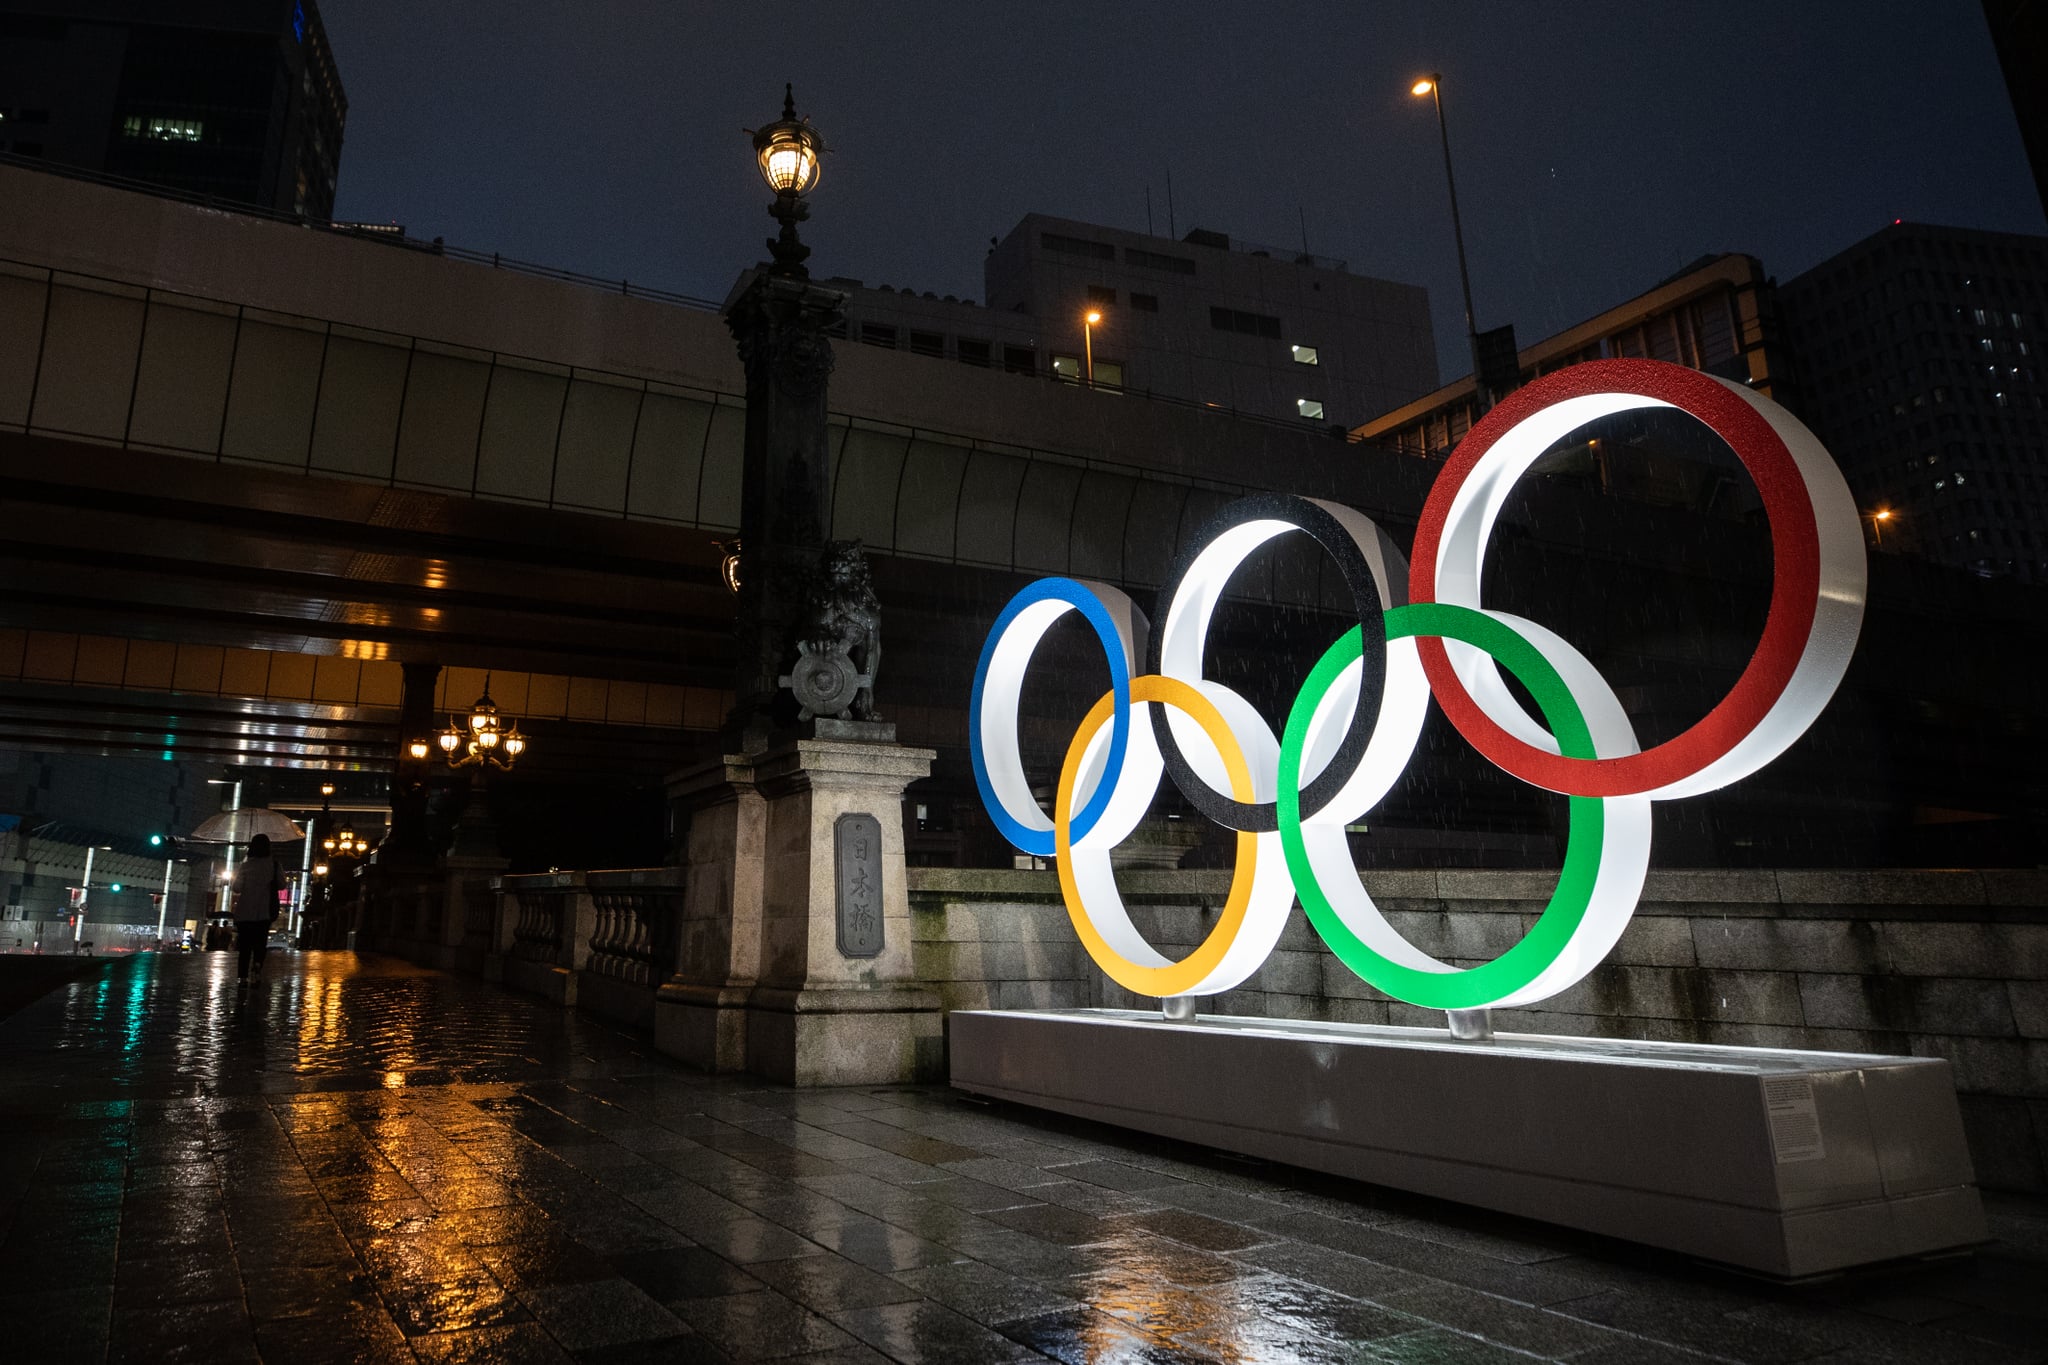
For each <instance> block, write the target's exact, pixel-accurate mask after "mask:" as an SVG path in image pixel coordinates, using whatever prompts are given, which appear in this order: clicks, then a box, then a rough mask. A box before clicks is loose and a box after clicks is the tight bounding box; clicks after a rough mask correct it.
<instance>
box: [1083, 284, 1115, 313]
mask: <svg viewBox="0 0 2048 1365" xmlns="http://www.w3.org/2000/svg"><path fill="white" fill-rule="evenodd" d="M1088 302H1090V303H1092V304H1094V305H1095V306H1096V307H1097V308H1114V307H1116V290H1114V289H1111V288H1110V287H1109V286H1108V285H1106V284H1091V285H1089V286H1088Z"/></svg>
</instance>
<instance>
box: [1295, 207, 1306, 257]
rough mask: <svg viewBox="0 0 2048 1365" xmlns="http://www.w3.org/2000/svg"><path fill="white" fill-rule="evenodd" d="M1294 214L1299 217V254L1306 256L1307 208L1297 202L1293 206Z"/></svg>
mask: <svg viewBox="0 0 2048 1365" xmlns="http://www.w3.org/2000/svg"><path fill="white" fill-rule="evenodd" d="M1294 214H1295V217H1297V218H1299V219H1301V254H1302V255H1304V256H1307V255H1309V254H1310V252H1309V249H1308V210H1307V209H1305V208H1303V207H1302V206H1301V205H1300V204H1299V203H1297V204H1295V206H1294Z"/></svg>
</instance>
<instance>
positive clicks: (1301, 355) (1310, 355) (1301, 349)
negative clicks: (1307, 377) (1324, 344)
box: [1288, 346, 1323, 365]
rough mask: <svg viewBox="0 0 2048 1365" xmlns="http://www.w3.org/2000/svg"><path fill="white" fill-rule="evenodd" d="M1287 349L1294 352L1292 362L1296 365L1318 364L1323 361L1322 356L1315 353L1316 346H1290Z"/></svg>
mask: <svg viewBox="0 0 2048 1365" xmlns="http://www.w3.org/2000/svg"><path fill="white" fill-rule="evenodd" d="M1288 349H1289V350H1291V351H1292V352H1293V353H1294V363H1295V364H1297V365H1320V364H1322V363H1323V362H1322V357H1320V356H1318V355H1317V354H1316V348H1315V347H1313V346H1290V347H1289V348H1288Z"/></svg>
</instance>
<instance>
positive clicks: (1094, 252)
mask: <svg viewBox="0 0 2048 1365" xmlns="http://www.w3.org/2000/svg"><path fill="white" fill-rule="evenodd" d="M1038 244H1039V245H1040V246H1042V247H1044V248H1045V249H1046V250H1047V251H1057V252H1059V253H1060V254H1061V255H1064V256H1087V257H1090V258H1091V259H1094V260H1098V261H1113V260H1115V259H1116V248H1115V247H1113V246H1111V245H1110V244H1109V243H1108V242H1091V241H1089V240H1088V239H1087V238H1086V237H1063V236H1061V235H1060V234H1059V233H1057V232H1041V233H1039V234H1038Z"/></svg>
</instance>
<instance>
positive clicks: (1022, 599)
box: [967, 578, 1131, 858]
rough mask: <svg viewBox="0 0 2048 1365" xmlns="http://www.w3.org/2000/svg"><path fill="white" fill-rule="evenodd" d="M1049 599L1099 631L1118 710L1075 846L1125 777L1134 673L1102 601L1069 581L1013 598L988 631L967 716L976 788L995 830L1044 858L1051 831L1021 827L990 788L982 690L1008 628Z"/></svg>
mask: <svg viewBox="0 0 2048 1365" xmlns="http://www.w3.org/2000/svg"><path fill="white" fill-rule="evenodd" d="M1048 600H1051V601H1058V602H1064V603H1066V604H1067V605H1068V606H1069V607H1071V608H1074V609H1076V610H1078V611H1079V612H1080V613H1081V615H1082V616H1083V617H1085V618H1086V619H1087V621H1088V624H1089V625H1091V626H1093V627H1094V628H1095V635H1096V638H1097V639H1098V640H1100V641H1101V642H1102V653H1103V656H1104V657H1105V658H1106V659H1107V660H1108V662H1109V690H1110V692H1111V694H1112V695H1113V696H1114V697H1115V698H1116V709H1115V711H1114V712H1113V713H1112V716H1111V720H1110V733H1109V762H1108V763H1107V764H1106V765H1105V766H1104V768H1103V770H1102V780H1101V781H1100V782H1097V783H1096V784H1095V792H1094V794H1093V795H1091V796H1090V797H1089V798H1088V804H1087V805H1086V806H1084V807H1082V808H1081V810H1080V811H1078V812H1076V814H1075V815H1074V819H1073V822H1072V838H1073V840H1074V841H1075V842H1076V843H1078V842H1080V841H1081V840H1082V839H1084V838H1086V837H1087V835H1088V832H1089V831H1090V830H1092V829H1094V828H1095V823H1096V821H1098V820H1100V819H1101V818H1102V813H1103V812H1104V811H1105V810H1107V809H1108V808H1109V798H1110V796H1111V795H1112V794H1114V793H1115V791H1116V784H1117V782H1118V781H1119V780H1120V779H1121V778H1122V777H1123V771H1124V750H1125V748H1126V747H1128V745H1129V743H1130V738H1131V669H1130V665H1129V663H1127V662H1126V661H1125V659H1124V642H1123V637H1122V636H1121V635H1119V634H1117V629H1116V620H1115V618H1114V617H1112V616H1111V615H1110V614H1109V608H1108V607H1107V606H1106V605H1105V604H1104V603H1103V601H1102V599H1101V598H1099V597H1097V596H1096V595H1095V594H1094V593H1093V592H1092V591H1090V590H1089V589H1088V587H1087V586H1086V585H1085V584H1083V583H1079V582H1077V581H1075V580H1074V579H1071V578H1041V579H1039V580H1038V581H1037V582H1036V583H1032V584H1030V585H1028V586H1027V587H1025V588H1024V589H1023V590H1022V591H1020V592H1019V593H1018V594H1017V595H1016V596H1015V597H1012V598H1011V599H1010V601H1009V605H1007V606H1005V607H1004V608H1003V611H1002V615H1000V616H998V617H996V623H995V624H994V625H993V626H991V627H989V632H988V639H987V640H986V641H984V642H983V644H982V646H981V662H980V663H979V664H977V665H976V666H975V669H974V700H973V701H972V703H970V705H969V707H968V711H967V752H968V756H969V757H970V758H972V759H973V760H974V785H975V786H976V787H978V788H980V790H981V804H982V805H983V806H984V807H985V808H986V809H987V810H988V813H989V815H990V817H991V818H993V819H994V820H995V822H996V828H997V829H999V830H1001V831H1002V834H1003V837H1004V838H1006V839H1008V840H1009V841H1010V842H1011V843H1012V844H1014V845H1016V847H1017V848H1018V849H1020V850H1021V851H1023V852H1025V853H1030V854H1034V855H1036V856H1037V857H1040V858H1050V857H1052V856H1054V855H1053V832H1052V831H1051V830H1049V829H1044V830H1037V829H1029V828H1027V827H1025V826H1024V825H1022V824H1020V823H1018V821H1017V820H1015V819H1014V818H1013V817H1012V816H1011V815H1010V812H1009V811H1008V809H1006V808H1005V807H1004V805H1003V803H1002V801H1001V800H1000V799H998V798H997V796H996V793H995V788H994V787H993V786H991V785H990V783H989V780H988V761H987V760H986V759H985V758H984V757H983V756H982V752H981V698H982V690H983V689H984V688H985V687H986V686H987V684H988V670H989V665H990V664H991V663H992V662H993V661H994V659H995V655H996V646H998V645H999V644H1001V643H1002V640H1003V636H1004V635H1005V634H1006V633H1007V632H1008V631H1009V628H1010V623H1011V622H1012V621H1014V620H1016V619H1017V615H1018V613H1019V612H1022V611H1023V610H1024V609H1025V608H1026V607H1029V606H1031V605H1033V604H1034V603H1038V602H1044V601H1048ZM1064 614H1065V613H1062V615H1064Z"/></svg>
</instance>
